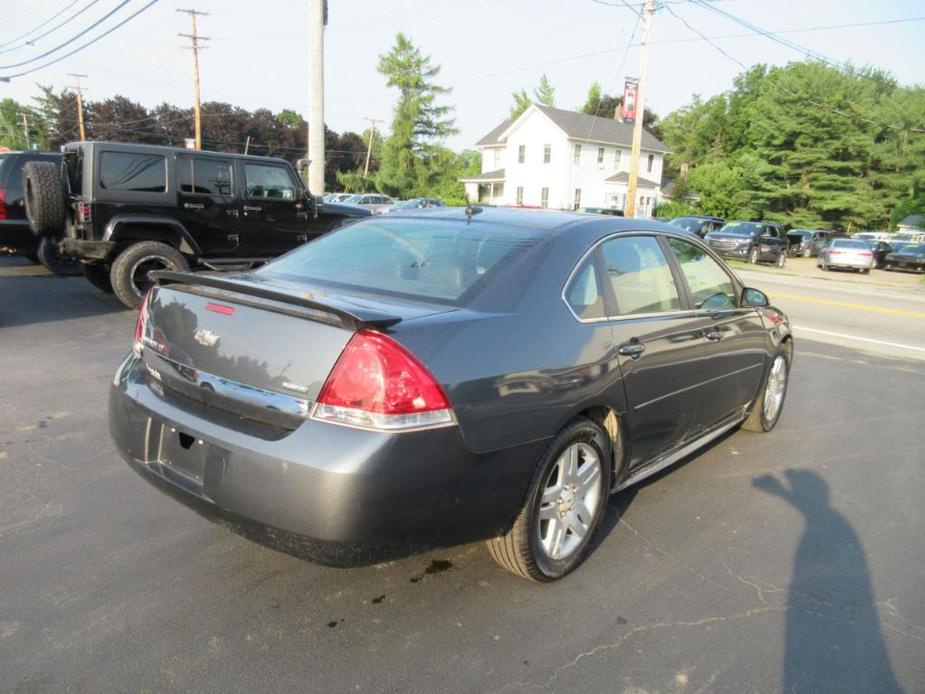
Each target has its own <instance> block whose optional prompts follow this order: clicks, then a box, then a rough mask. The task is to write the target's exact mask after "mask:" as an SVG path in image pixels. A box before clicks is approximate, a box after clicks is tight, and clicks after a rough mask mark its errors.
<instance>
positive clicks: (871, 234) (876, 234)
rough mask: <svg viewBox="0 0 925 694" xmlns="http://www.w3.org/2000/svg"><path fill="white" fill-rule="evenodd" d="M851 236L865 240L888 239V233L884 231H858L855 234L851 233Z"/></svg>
mask: <svg viewBox="0 0 925 694" xmlns="http://www.w3.org/2000/svg"><path fill="white" fill-rule="evenodd" d="M851 238H853V239H861V240H865V241H889V240H890V234H889V232H886V231H859V232H858V233H856V234H852V235H851Z"/></svg>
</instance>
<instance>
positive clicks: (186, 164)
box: [180, 157, 231, 195]
mask: <svg viewBox="0 0 925 694" xmlns="http://www.w3.org/2000/svg"><path fill="white" fill-rule="evenodd" d="M180 190H181V191H183V192H184V193H190V194H193V195H231V162H230V161H228V160H225V159H212V158H211V157H210V158H205V157H203V158H198V157H197V158H193V157H184V158H182V159H181V160H180Z"/></svg>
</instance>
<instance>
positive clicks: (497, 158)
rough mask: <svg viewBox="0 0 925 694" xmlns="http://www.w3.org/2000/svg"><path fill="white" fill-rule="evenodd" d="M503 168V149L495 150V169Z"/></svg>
mask: <svg viewBox="0 0 925 694" xmlns="http://www.w3.org/2000/svg"><path fill="white" fill-rule="evenodd" d="M499 166H501V148H500V147H496V148H495V168H497V167H499Z"/></svg>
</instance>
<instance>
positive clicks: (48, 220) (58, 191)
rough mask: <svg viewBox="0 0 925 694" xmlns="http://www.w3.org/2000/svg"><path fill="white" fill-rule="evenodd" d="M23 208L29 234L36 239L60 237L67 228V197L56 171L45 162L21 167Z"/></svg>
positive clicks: (30, 163) (31, 162) (28, 163)
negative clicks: (30, 228) (29, 230)
mask: <svg viewBox="0 0 925 694" xmlns="http://www.w3.org/2000/svg"><path fill="white" fill-rule="evenodd" d="M23 204H24V205H25V208H26V218H27V219H28V220H29V225H30V226H31V227H32V232H33V233H34V234H35V235H36V236H38V237H45V236H59V237H60V236H63V235H64V228H65V225H66V224H67V197H66V195H65V191H64V181H63V180H62V179H61V172H60V170H59V168H58V167H57V166H56V165H55V164H52V163H50V162H47V161H30V162H27V163H26V165H25V166H24V167H23Z"/></svg>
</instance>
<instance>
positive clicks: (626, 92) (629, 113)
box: [620, 77, 639, 123]
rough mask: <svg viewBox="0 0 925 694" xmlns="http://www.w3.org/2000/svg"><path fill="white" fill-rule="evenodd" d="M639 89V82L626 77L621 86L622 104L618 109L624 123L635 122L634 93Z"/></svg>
mask: <svg viewBox="0 0 925 694" xmlns="http://www.w3.org/2000/svg"><path fill="white" fill-rule="evenodd" d="M638 89H639V80H638V79H636V78H634V77H627V78H626V83H625V84H624V86H623V104H622V106H621V107H620V116H621V118H623V122H624V123H633V122H635V121H636V92H637V90H638Z"/></svg>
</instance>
